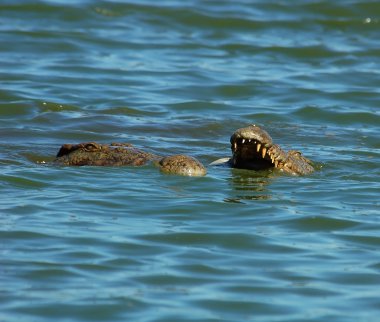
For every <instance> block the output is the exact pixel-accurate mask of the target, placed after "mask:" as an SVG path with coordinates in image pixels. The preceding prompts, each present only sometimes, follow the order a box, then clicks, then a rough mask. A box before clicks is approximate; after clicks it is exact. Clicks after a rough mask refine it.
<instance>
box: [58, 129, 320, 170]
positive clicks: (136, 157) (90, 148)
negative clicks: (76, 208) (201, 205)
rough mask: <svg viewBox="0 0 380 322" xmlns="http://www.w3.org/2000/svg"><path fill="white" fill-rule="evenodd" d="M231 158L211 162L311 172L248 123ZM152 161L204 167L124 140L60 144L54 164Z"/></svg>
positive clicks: (309, 166)
mask: <svg viewBox="0 0 380 322" xmlns="http://www.w3.org/2000/svg"><path fill="white" fill-rule="evenodd" d="M230 141H231V150H232V157H231V158H230V159H222V160H217V161H215V162H213V163H212V164H222V163H223V164H226V165H228V166H230V167H232V168H240V169H250V170H264V169H269V168H277V169H279V170H281V171H284V172H287V173H291V174H294V175H305V174H309V173H311V172H313V171H314V167H313V165H312V162H311V161H310V160H309V159H307V158H305V157H304V156H302V155H301V153H300V152H298V151H294V150H290V151H289V152H285V151H284V150H282V149H281V148H280V147H279V146H278V145H277V144H274V143H273V141H272V138H271V137H270V135H269V134H268V133H267V132H266V131H264V130H263V129H261V128H260V127H259V126H256V125H250V126H248V127H244V128H241V129H238V130H236V131H235V132H234V133H233V134H232V136H231V140H230ZM147 162H153V163H154V164H155V165H157V166H158V167H159V168H160V170H161V171H162V172H164V173H169V174H178V175H186V176H204V175H205V174H206V169H205V167H204V166H203V165H202V163H200V162H199V161H198V160H197V159H194V158H192V157H189V156H186V155H172V156H167V157H161V156H158V155H155V154H152V153H148V152H144V151H142V150H139V149H137V148H135V147H133V146H132V144H128V143H112V144H110V145H108V144H99V143H95V142H89V143H80V144H74V145H72V144H64V145H63V146H62V147H61V149H60V150H59V152H58V154H57V158H56V159H55V163H56V164H59V165H64V166H83V165H88V166H141V165H144V164H146V163H147Z"/></svg>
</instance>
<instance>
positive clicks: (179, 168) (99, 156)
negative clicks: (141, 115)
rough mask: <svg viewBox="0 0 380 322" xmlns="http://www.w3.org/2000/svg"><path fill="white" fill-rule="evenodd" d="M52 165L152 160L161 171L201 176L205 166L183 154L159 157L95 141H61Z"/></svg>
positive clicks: (132, 163) (123, 145) (124, 163)
mask: <svg viewBox="0 0 380 322" xmlns="http://www.w3.org/2000/svg"><path fill="white" fill-rule="evenodd" d="M54 162H55V164H58V165H63V166H84V165H87V166H142V165H144V164H146V163H148V162H153V163H154V164H155V165H157V166H158V167H159V168H160V170H161V171H163V172H165V173H169V174H178V175H186V176H204V175H205V174H206V169H205V167H204V166H203V165H202V164H201V163H200V162H199V161H198V160H197V159H195V158H192V157H189V156H186V155H172V156H168V157H164V158H162V157H160V156H158V155H155V154H153V153H148V152H144V151H142V150H139V149H137V148H135V147H133V146H132V144H128V143H112V144H110V145H108V144H99V143H95V142H89V143H80V144H74V145H72V144H64V145H62V147H61V149H60V150H59V152H58V154H57V157H56V159H55V161H54Z"/></svg>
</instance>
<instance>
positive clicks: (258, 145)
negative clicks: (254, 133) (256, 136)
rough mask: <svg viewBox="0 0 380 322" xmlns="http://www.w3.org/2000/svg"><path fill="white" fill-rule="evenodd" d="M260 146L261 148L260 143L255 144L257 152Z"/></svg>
mask: <svg viewBox="0 0 380 322" xmlns="http://www.w3.org/2000/svg"><path fill="white" fill-rule="evenodd" d="M260 148H261V144H260V143H259V144H257V147H256V149H257V152H259V151H260Z"/></svg>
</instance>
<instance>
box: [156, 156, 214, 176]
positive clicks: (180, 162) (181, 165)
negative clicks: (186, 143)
mask: <svg viewBox="0 0 380 322" xmlns="http://www.w3.org/2000/svg"><path fill="white" fill-rule="evenodd" d="M158 164H159V167H160V170H161V171H162V172H165V173H174V174H179V175H184V176H196V177H200V176H204V175H206V173H207V170H206V168H205V167H204V166H203V164H202V163H200V162H199V161H198V160H197V159H195V158H193V157H189V156H187V155H171V156H168V157H165V158H162V159H161V160H160V161H159V162H158Z"/></svg>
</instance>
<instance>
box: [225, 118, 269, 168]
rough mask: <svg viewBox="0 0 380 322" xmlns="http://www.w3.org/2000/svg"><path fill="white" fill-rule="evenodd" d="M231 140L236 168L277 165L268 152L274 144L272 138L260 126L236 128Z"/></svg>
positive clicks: (233, 164) (233, 163)
mask: <svg viewBox="0 0 380 322" xmlns="http://www.w3.org/2000/svg"><path fill="white" fill-rule="evenodd" d="M230 142H231V150H232V159H231V162H232V166H233V167H234V168H241V169H252V170H264V169H268V168H272V167H274V166H275V163H274V162H272V159H271V157H270V155H269V154H268V149H270V148H271V147H272V146H273V141H272V138H271V137H270V135H269V134H268V133H267V132H266V131H264V130H263V129H261V128H260V127H259V126H257V125H250V126H247V127H244V128H241V129H238V130H236V131H235V132H234V133H233V134H232V136H231V140H230Z"/></svg>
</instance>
